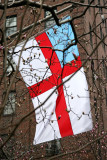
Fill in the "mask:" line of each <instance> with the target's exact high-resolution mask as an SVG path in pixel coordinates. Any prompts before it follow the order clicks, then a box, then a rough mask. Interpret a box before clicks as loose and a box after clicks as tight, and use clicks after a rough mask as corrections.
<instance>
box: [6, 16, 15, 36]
mask: <svg viewBox="0 0 107 160" xmlns="http://www.w3.org/2000/svg"><path fill="white" fill-rule="evenodd" d="M16 31H17V17H16V16H9V17H7V18H6V36H7V37H8V36H10V35H11V34H13V33H14V32H16Z"/></svg>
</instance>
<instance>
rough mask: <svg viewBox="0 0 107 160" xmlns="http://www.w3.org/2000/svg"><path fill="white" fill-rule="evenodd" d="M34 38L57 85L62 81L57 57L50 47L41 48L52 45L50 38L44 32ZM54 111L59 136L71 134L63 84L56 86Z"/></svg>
mask: <svg viewBox="0 0 107 160" xmlns="http://www.w3.org/2000/svg"><path fill="white" fill-rule="evenodd" d="M35 39H36V41H37V42H38V44H39V46H40V47H41V50H42V53H43V54H44V57H45V58H46V59H47V63H48V65H49V68H50V70H51V72H52V75H53V76H54V77H56V82H57V84H56V85H59V84H60V83H61V82H62V80H61V76H60V75H61V72H62V68H61V65H60V62H59V60H58V57H57V55H56V53H55V51H53V52H52V49H50V48H42V47H53V46H52V44H51V42H50V40H49V39H48V36H47V35H46V33H43V34H41V35H40V36H38V37H36V38H35ZM47 88H48V86H47ZM55 113H56V117H57V121H58V125H59V130H60V134H61V137H65V136H69V135H73V130H72V126H71V122H70V118H69V114H68V112H67V106H66V101H65V97H64V91H63V86H60V87H59V88H58V98H57V101H56V109H55Z"/></svg>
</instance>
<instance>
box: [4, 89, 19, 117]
mask: <svg viewBox="0 0 107 160" xmlns="http://www.w3.org/2000/svg"><path fill="white" fill-rule="evenodd" d="M10 94H13V96H11V95H10ZM9 95H10V97H9ZM9 95H8V100H7V103H6V105H5V107H4V110H3V116H11V115H14V114H15V111H16V105H15V102H16V91H15V90H11V91H10V92H9ZM13 97H14V99H12V98H13ZM9 98H10V99H9ZM12 101H13V102H12ZM8 103H9V104H8ZM6 110H7V111H6Z"/></svg>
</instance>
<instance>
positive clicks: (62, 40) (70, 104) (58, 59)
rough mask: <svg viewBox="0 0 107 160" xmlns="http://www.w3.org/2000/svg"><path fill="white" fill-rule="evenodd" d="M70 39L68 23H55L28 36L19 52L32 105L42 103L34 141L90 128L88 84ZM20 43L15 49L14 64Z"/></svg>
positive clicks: (35, 106)
mask: <svg viewBox="0 0 107 160" xmlns="http://www.w3.org/2000/svg"><path fill="white" fill-rule="evenodd" d="M71 41H74V34H73V30H72V27H71V25H70V24H69V23H66V24H63V25H61V26H60V27H58V26H57V25H55V26H54V27H52V28H50V29H48V30H47V31H46V32H43V33H42V34H40V35H39V36H37V37H35V38H32V39H30V40H29V41H28V42H27V43H26V46H25V48H26V49H24V51H23V52H22V54H21V61H20V66H19V71H20V73H21V75H22V77H23V79H24V81H25V84H26V86H27V87H28V90H29V93H30V95H31V98H32V102H33V105H34V108H35V109H36V108H37V107H38V106H39V105H41V104H42V103H43V105H42V106H41V107H39V108H38V109H36V110H35V116H36V122H37V124H36V133H35V137H34V142H33V143H34V145H35V144H39V143H42V142H46V141H51V140H54V139H59V138H62V137H66V136H70V135H75V134H79V133H82V132H86V131H89V130H91V129H92V118H91V109H90V100H89V92H88V85H87V81H86V77H85V73H84V70H83V68H82V67H81V65H82V64H81V60H80V56H79V52H78V48H77V45H74V46H72V47H68V46H69V44H71ZM23 44H24V43H22V44H19V45H18V46H17V47H16V49H15V52H16V54H14V55H13V59H14V61H15V62H16V64H18V59H19V56H20V50H21V49H22V46H23ZM66 47H68V49H67V50H66V51H65V52H63V50H64V49H65V48H66ZM75 72H76V74H74V73H75ZM73 74H74V76H73ZM71 76H72V77H71ZM70 77H71V78H70ZM67 79H69V80H68V81H67V82H66V83H64V81H66V80H67ZM61 84H62V85H61ZM58 86H59V87H58ZM55 89H56V90H55ZM54 90H55V92H54ZM51 93H53V94H52V95H51ZM50 95H51V96H50ZM46 99H47V100H46ZM45 100H46V102H45V103H44V101H45Z"/></svg>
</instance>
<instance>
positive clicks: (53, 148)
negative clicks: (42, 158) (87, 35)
mask: <svg viewBox="0 0 107 160" xmlns="http://www.w3.org/2000/svg"><path fill="white" fill-rule="evenodd" d="M60 151H61V144H60V140H59V139H58V140H53V141H51V142H48V144H47V147H46V155H47V156H54V155H57V154H59V153H60Z"/></svg>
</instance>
